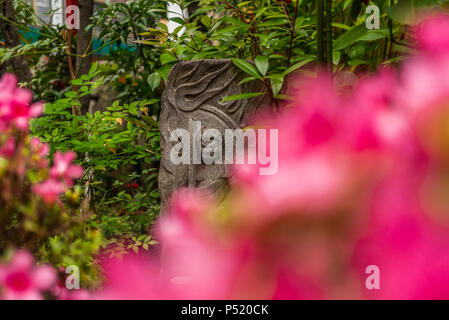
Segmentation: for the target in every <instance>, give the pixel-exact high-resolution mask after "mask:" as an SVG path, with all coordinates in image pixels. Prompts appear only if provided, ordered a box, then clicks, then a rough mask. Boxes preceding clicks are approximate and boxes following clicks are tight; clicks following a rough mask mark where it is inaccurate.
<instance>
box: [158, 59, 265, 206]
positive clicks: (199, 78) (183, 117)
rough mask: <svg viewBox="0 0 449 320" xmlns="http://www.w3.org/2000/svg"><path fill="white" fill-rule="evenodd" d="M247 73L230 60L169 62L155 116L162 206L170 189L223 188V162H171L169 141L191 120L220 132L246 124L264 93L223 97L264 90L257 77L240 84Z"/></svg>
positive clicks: (165, 202) (224, 188)
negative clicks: (240, 97)
mask: <svg viewBox="0 0 449 320" xmlns="http://www.w3.org/2000/svg"><path fill="white" fill-rule="evenodd" d="M245 77H246V75H245V74H244V73H243V72H242V71H240V69H238V68H237V67H235V66H234V64H233V63H232V61H231V60H198V61H187V62H179V63H178V64H176V65H175V66H174V67H173V69H172V71H171V72H170V74H169V77H168V80H167V87H166V89H165V91H164V94H163V97H162V111H161V117H160V122H159V127H160V131H161V151H162V158H161V167H160V172H159V189H160V193H161V198H162V207H165V205H166V204H167V201H168V198H169V196H170V195H171V194H172V193H173V191H174V190H176V189H178V188H180V187H200V188H204V189H207V190H210V191H212V192H217V193H221V192H224V191H225V190H226V188H227V178H228V177H229V170H227V168H226V167H225V165H224V164H210V165H207V164H204V163H201V164H188V165H187V164H178V165H175V164H173V163H172V162H171V161H170V156H169V153H170V150H171V147H172V146H173V145H174V144H176V142H173V141H170V134H171V132H172V130H175V129H178V128H183V129H186V130H188V131H189V132H191V131H192V123H193V121H201V124H202V130H203V131H204V130H206V129H217V130H219V131H220V132H221V134H222V135H224V130H225V129H237V128H243V127H245V126H246V124H247V122H248V121H249V120H250V119H252V118H253V116H254V114H255V113H256V112H257V110H258V109H259V107H260V106H262V105H266V103H264V102H266V100H264V96H258V97H255V98H252V99H246V100H235V101H227V102H222V100H223V98H225V97H227V96H230V95H234V94H240V93H248V92H264V91H266V89H265V87H264V85H263V83H262V82H261V81H252V82H247V83H245V84H242V85H240V86H239V85H238V83H239V82H240V81H241V80H242V79H244V78H245ZM161 210H163V208H161Z"/></svg>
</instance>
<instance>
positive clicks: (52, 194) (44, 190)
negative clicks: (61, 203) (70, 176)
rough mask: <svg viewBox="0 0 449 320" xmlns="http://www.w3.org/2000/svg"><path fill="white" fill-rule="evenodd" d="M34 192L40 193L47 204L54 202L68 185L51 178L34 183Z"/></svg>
mask: <svg viewBox="0 0 449 320" xmlns="http://www.w3.org/2000/svg"><path fill="white" fill-rule="evenodd" d="M32 189H33V192H35V193H36V194H38V195H40V196H41V197H42V199H43V200H44V201H45V203H47V204H51V203H54V202H55V201H56V200H57V199H58V197H59V196H60V195H61V194H62V193H64V192H65V191H66V189H67V187H66V186H65V185H64V184H63V183H62V182H60V181H58V180H56V179H54V178H49V179H47V180H45V181H44V182H42V183H40V184H36V185H33V187H32Z"/></svg>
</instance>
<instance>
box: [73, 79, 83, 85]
mask: <svg viewBox="0 0 449 320" xmlns="http://www.w3.org/2000/svg"><path fill="white" fill-rule="evenodd" d="M70 83H71V84H73V85H74V86H80V85H82V84H83V80H81V79H73V80H71V81H70Z"/></svg>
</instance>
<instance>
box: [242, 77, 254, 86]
mask: <svg viewBox="0 0 449 320" xmlns="http://www.w3.org/2000/svg"><path fill="white" fill-rule="evenodd" d="M253 80H256V78H254V77H246V78H245V79H243V80H242V81H240V82H239V84H238V85H241V84H244V83H247V82H250V81H253Z"/></svg>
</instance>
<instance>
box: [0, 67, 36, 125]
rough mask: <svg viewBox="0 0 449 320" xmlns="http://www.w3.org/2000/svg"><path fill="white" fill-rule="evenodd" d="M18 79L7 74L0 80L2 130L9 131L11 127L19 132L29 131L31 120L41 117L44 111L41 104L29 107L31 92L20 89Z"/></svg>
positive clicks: (0, 122)
mask: <svg viewBox="0 0 449 320" xmlns="http://www.w3.org/2000/svg"><path fill="white" fill-rule="evenodd" d="M16 84H17V79H16V77H15V76H14V75H12V74H5V75H4V76H3V77H2V79H1V80H0V130H2V131H4V130H7V129H8V128H9V127H10V126H11V125H13V126H15V127H16V128H17V129H18V130H22V131H25V130H28V126H29V120H30V119H31V118H33V117H37V116H39V115H40V114H41V113H42V111H43V105H42V104H41V103H35V104H32V105H31V106H30V105H29V104H30V102H31V99H32V95H31V92H29V91H27V90H25V89H21V88H18V87H17V86H16Z"/></svg>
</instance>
